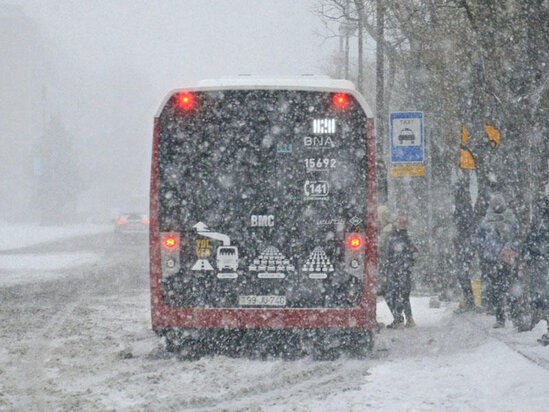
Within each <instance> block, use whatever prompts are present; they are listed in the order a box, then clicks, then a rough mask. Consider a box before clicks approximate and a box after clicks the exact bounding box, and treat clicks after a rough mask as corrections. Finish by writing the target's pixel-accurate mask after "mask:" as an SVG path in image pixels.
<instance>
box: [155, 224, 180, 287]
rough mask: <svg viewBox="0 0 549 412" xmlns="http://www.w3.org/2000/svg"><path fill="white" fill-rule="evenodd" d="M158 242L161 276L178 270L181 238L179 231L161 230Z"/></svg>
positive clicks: (169, 274) (166, 275)
mask: <svg viewBox="0 0 549 412" xmlns="http://www.w3.org/2000/svg"><path fill="white" fill-rule="evenodd" d="M160 242H161V250H160V261H161V262H160V263H161V265H162V277H163V278H164V277H168V276H171V275H173V274H175V273H177V272H179V269H180V267H181V266H180V260H179V254H180V250H181V238H180V235H179V233H176V232H162V233H161V234H160Z"/></svg>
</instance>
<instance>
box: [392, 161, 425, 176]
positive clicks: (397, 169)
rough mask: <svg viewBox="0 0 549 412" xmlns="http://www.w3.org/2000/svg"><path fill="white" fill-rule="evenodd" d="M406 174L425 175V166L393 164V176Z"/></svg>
mask: <svg viewBox="0 0 549 412" xmlns="http://www.w3.org/2000/svg"><path fill="white" fill-rule="evenodd" d="M405 176H413V177H419V176H425V166H423V165H409V164H405V165H393V166H391V177H405Z"/></svg>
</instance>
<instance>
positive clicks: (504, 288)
mask: <svg viewBox="0 0 549 412" xmlns="http://www.w3.org/2000/svg"><path fill="white" fill-rule="evenodd" d="M517 237H518V221H517V218H516V216H515V215H514V213H513V212H512V211H511V210H510V209H509V208H508V207H507V204H506V202H505V198H504V197H503V195H501V194H499V193H495V194H493V195H492V197H491V199H490V204H489V206H488V210H487V211H486V215H485V216H484V218H483V219H482V221H481V222H480V225H479V227H478V229H477V231H476V232H475V235H474V237H473V243H474V244H475V246H476V247H477V248H478V252H479V257H480V258H481V260H483V263H484V265H483V267H484V268H485V270H486V271H487V273H486V276H487V278H488V281H489V282H490V283H491V286H492V288H493V298H494V302H493V303H494V305H495V308H494V309H495V312H496V313H495V314H496V324H495V325H494V327H495V328H502V327H504V326H505V306H506V304H507V298H508V296H507V295H508V293H509V287H510V283H511V280H512V274H513V270H514V269H515V263H516V260H517V258H518V249H519V248H518V241H517Z"/></svg>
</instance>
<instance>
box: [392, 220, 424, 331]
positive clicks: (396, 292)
mask: <svg viewBox="0 0 549 412" xmlns="http://www.w3.org/2000/svg"><path fill="white" fill-rule="evenodd" d="M416 254H417V248H416V247H415V246H414V244H413V243H412V240H411V239H410V236H409V235H408V219H407V218H406V217H405V216H399V217H398V218H397V219H396V221H395V223H394V225H393V230H392V231H391V233H390V234H389V239H388V241H387V283H386V290H387V292H386V299H387V300H388V302H390V304H389V308H390V309H391V312H392V314H393V318H394V320H393V323H391V324H390V325H388V326H387V327H388V328H400V327H402V326H403V325H404V316H405V317H406V326H407V327H413V326H415V321H414V318H413V316H412V306H411V305H410V292H411V291H412V268H413V266H414V263H415V260H416Z"/></svg>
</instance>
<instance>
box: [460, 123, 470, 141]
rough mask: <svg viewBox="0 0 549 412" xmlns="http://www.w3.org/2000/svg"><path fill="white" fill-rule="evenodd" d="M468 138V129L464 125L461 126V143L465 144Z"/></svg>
mask: <svg viewBox="0 0 549 412" xmlns="http://www.w3.org/2000/svg"><path fill="white" fill-rule="evenodd" d="M468 140H469V131H468V130H467V128H466V127H465V126H461V144H467V141H468Z"/></svg>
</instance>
